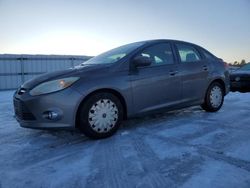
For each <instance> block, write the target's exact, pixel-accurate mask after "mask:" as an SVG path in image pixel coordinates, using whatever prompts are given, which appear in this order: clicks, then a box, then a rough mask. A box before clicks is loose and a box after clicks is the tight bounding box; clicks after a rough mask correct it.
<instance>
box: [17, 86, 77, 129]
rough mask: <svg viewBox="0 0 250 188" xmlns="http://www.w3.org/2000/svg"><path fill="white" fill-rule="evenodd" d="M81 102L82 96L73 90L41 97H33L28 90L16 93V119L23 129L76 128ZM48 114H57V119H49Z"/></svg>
mask: <svg viewBox="0 0 250 188" xmlns="http://www.w3.org/2000/svg"><path fill="white" fill-rule="evenodd" d="M81 100H82V96H81V95H80V94H79V93H78V92H77V91H75V90H73V89H71V88H67V89H64V90H61V91H58V92H54V93H50V94H45V95H39V96H31V95H30V94H29V91H28V90H27V91H26V92H25V93H19V92H16V93H15V94H14V96H13V104H14V110H15V117H16V120H17V121H18V122H19V124H20V126H21V127H27V128H34V129H44V128H46V129H49V128H74V127H75V118H76V113H77V109H78V106H79V104H80V102H81ZM48 112H54V113H57V117H56V118H53V119H49V118H48V116H47V115H46V114H47V113H48Z"/></svg>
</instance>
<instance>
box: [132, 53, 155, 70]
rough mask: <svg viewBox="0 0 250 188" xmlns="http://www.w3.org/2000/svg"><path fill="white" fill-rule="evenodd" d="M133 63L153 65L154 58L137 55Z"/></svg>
mask: <svg viewBox="0 0 250 188" xmlns="http://www.w3.org/2000/svg"><path fill="white" fill-rule="evenodd" d="M132 63H133V64H134V65H135V67H145V66H149V65H151V63H152V60H151V59H150V58H149V57H145V56H137V57H135V58H134V59H133V60H132Z"/></svg>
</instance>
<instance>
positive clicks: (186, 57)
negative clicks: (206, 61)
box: [176, 44, 201, 63]
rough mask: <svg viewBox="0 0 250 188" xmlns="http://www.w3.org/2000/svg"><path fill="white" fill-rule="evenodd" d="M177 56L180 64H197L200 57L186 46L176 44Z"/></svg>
mask: <svg viewBox="0 0 250 188" xmlns="http://www.w3.org/2000/svg"><path fill="white" fill-rule="evenodd" d="M176 47H177V50H178V54H179V57H180V60H181V62H182V63H190V62H199V61H200V60H201V56H200V54H199V52H198V51H197V50H196V49H195V48H194V47H193V46H192V45H188V44H176Z"/></svg>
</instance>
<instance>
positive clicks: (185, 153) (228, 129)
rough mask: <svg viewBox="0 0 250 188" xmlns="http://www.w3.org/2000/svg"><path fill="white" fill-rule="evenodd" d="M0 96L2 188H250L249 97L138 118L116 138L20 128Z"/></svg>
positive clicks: (7, 94) (6, 97)
mask: <svg viewBox="0 0 250 188" xmlns="http://www.w3.org/2000/svg"><path fill="white" fill-rule="evenodd" d="M12 95H13V91H4V92H0V145H1V147H0V188H9V187H12V188H14V187H46V188H48V187H58V188H59V187H60V188H64V187H72V188H73V187H74V188H77V187H91V188H97V187H103V188H104V187H114V188H120V187H121V188H123V187H124V188H127V187H137V188H147V187H161V188H162V187H197V188H199V187H202V188H206V187H207V188H209V187H214V188H216V187H227V188H230V187H241V188H244V187H246V188H247V187H250V115H249V114H250V105H249V100H250V94H249V93H246V94H241V93H230V94H229V95H228V96H226V99H225V103H224V106H223V108H222V109H221V110H220V111H219V112H217V113H206V112H204V111H202V110H201V109H200V107H191V108H186V109H183V110H178V111H172V112H166V113H163V114H155V115H151V116H148V117H145V118H137V119H132V120H129V121H127V122H125V123H124V124H123V127H122V128H121V129H120V130H119V131H118V133H117V134H116V135H114V136H113V137H111V138H108V139H104V140H96V141H95V140H90V139H88V138H86V137H85V136H84V135H82V134H81V133H80V132H78V131H45V130H32V129H25V128H21V127H19V125H18V123H17V122H16V121H15V119H14V118H13V107H12Z"/></svg>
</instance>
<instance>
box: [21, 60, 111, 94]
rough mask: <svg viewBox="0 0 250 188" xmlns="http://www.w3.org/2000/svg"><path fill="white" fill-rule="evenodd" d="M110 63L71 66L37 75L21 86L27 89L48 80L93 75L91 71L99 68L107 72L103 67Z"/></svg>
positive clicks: (105, 67) (106, 67)
mask: <svg viewBox="0 0 250 188" xmlns="http://www.w3.org/2000/svg"><path fill="white" fill-rule="evenodd" d="M108 67H110V65H101V64H98V65H83V66H76V67H74V68H70V69H67V70H61V71H55V72H50V73H45V74H42V75H40V76H37V77H35V78H33V79H31V80H28V81H27V82H25V83H24V84H23V85H22V86H21V87H22V88H26V89H32V88H34V87H35V86H37V85H38V84H40V83H43V82H47V81H50V80H56V79H60V78H66V77H74V76H75V77H83V76H93V75H95V74H90V72H93V71H94V72H95V71H98V70H99V69H102V71H100V72H106V71H103V69H108Z"/></svg>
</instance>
